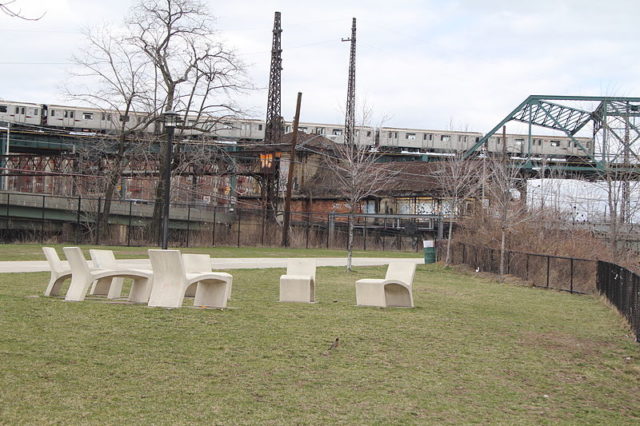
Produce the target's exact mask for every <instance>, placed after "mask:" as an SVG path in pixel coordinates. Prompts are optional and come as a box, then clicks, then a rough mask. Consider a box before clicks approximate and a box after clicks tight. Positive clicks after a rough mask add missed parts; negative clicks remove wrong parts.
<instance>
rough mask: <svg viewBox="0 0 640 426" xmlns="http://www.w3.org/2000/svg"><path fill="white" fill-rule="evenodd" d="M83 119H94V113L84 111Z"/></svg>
mask: <svg viewBox="0 0 640 426" xmlns="http://www.w3.org/2000/svg"><path fill="white" fill-rule="evenodd" d="M82 119H83V120H93V113H90V112H83V113H82Z"/></svg>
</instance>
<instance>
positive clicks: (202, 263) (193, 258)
mask: <svg viewBox="0 0 640 426" xmlns="http://www.w3.org/2000/svg"><path fill="white" fill-rule="evenodd" d="M182 260H183V262H184V269H185V271H187V273H188V274H194V273H198V272H212V273H214V274H216V275H218V276H219V277H220V279H221V280H223V281H226V282H227V300H231V288H232V286H233V276H232V275H231V274H227V273H226V272H213V271H212V270H211V256H209V255H208V254H190V253H185V254H183V255H182ZM197 287H198V283H193V284H191V285H189V287H187V291H186V292H185V296H186V297H194V296H195V295H196V290H197Z"/></svg>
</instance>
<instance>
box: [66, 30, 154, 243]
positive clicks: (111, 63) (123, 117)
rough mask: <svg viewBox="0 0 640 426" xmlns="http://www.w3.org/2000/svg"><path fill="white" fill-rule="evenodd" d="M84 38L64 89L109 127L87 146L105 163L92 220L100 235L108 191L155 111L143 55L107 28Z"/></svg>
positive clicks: (104, 224)
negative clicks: (97, 207) (98, 208)
mask: <svg viewBox="0 0 640 426" xmlns="http://www.w3.org/2000/svg"><path fill="white" fill-rule="evenodd" d="M85 36H86V40H87V44H88V48H87V49H84V50H83V51H84V52H85V53H84V54H83V55H82V56H75V57H74V58H73V60H74V62H75V63H76V65H77V71H76V72H75V77H76V79H74V83H75V86H74V87H73V88H68V89H67V93H68V95H69V96H70V97H72V98H74V99H79V100H81V101H84V102H86V103H89V104H91V105H93V106H96V107H98V108H99V109H100V110H101V111H102V112H101V113H100V117H95V118H94V119H99V120H101V121H102V123H104V124H107V125H109V127H110V129H111V130H110V132H108V133H109V135H108V136H106V137H105V138H103V139H101V140H99V141H97V143H94V144H93V145H92V146H91V147H88V149H89V150H91V151H94V154H95V151H96V150H97V151H99V153H98V154H95V155H97V156H98V158H100V157H102V160H101V161H106V162H108V167H104V169H103V170H104V173H105V178H106V179H105V180H106V184H105V187H104V205H103V208H102V211H101V213H100V215H99V219H98V220H99V221H100V229H101V230H102V232H104V233H106V232H107V231H108V223H109V216H110V212H111V203H112V200H113V196H114V192H115V189H116V187H117V186H118V184H119V183H120V181H121V179H122V172H123V170H124V168H125V167H126V166H127V164H128V154H130V153H131V151H132V150H135V149H136V148H140V143H141V140H140V138H141V133H140V132H141V131H143V130H146V129H147V128H148V127H149V126H151V125H152V124H153V123H154V122H155V120H156V119H157V116H158V110H157V108H156V105H155V103H154V102H153V98H151V97H150V96H149V94H150V93H153V84H152V83H153V81H152V80H151V81H149V78H148V77H149V74H148V71H149V69H150V68H151V67H150V66H149V64H148V62H147V61H146V57H145V56H144V55H143V54H142V53H141V52H139V51H137V50H136V49H135V48H134V47H135V46H133V45H132V44H131V43H128V41H127V39H126V38H123V37H118V36H115V35H114V31H112V30H110V29H108V28H101V29H97V30H94V31H87V32H86V34H85ZM80 81H86V85H85V86H80V85H79V82H80Z"/></svg>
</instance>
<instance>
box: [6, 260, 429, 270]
mask: <svg viewBox="0 0 640 426" xmlns="http://www.w3.org/2000/svg"><path fill="white" fill-rule="evenodd" d="M212 260H213V262H212V263H213V269H253V268H286V266H287V260H288V258H286V257H278V258H275V257H274V258H268V257H259V258H214V259H212ZM316 261H317V262H318V266H346V265H347V258H346V257H318V258H316ZM119 262H120V263H121V264H122V266H123V267H132V268H137V269H151V264H150V263H149V259H121V260H119ZM389 262H412V263H416V264H420V265H421V264H423V263H424V260H423V259H422V258H406V257H354V258H353V266H375V265H386V264H388V263H389ZM65 263H66V262H65ZM45 271H49V265H48V264H47V262H46V261H45V260H30V261H9V262H7V261H4V262H0V273H11V272H45Z"/></svg>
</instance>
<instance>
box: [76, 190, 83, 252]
mask: <svg viewBox="0 0 640 426" xmlns="http://www.w3.org/2000/svg"><path fill="white" fill-rule="evenodd" d="M81 208H82V197H81V196H80V195H78V210H77V212H76V244H79V243H80V209H81Z"/></svg>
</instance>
